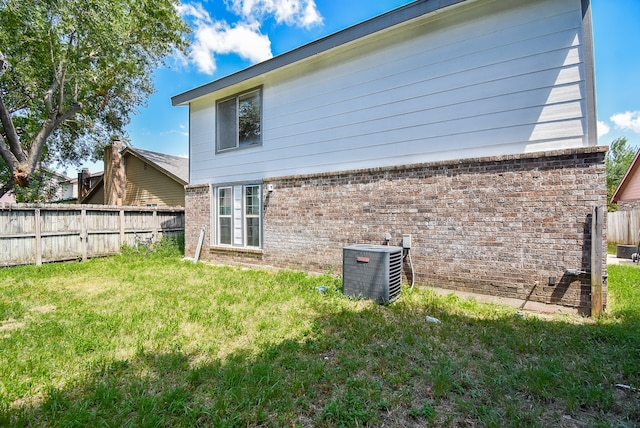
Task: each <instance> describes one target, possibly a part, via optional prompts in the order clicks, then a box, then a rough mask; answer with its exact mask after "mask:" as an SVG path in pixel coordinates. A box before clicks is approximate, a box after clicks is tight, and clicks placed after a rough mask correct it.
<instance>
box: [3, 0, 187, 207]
mask: <svg viewBox="0 0 640 428" xmlns="http://www.w3.org/2000/svg"><path fill="white" fill-rule="evenodd" d="M177 5H178V0H154V1H148V0H0V136H1V138H0V156H1V157H2V159H3V160H4V163H5V164H6V167H7V168H8V169H9V171H10V172H11V174H10V176H9V177H8V180H7V181H6V182H4V183H3V186H2V188H0V196H1V195H3V194H4V193H6V192H7V191H8V190H11V189H12V188H13V187H14V186H15V185H17V186H20V187H28V185H29V181H30V179H31V177H32V175H33V173H34V172H35V171H37V170H38V169H39V167H40V164H41V162H43V161H45V162H46V161H52V160H58V161H61V162H66V163H73V164H79V163H80V162H81V161H82V160H84V159H87V158H92V159H97V158H98V157H99V156H100V155H101V149H102V146H104V144H105V142H107V141H109V137H110V135H113V134H121V133H122V130H123V128H124V126H125V125H126V124H127V123H128V122H129V116H130V115H131V113H133V112H135V110H136V108H137V107H139V106H141V105H143V104H144V103H145V102H146V100H147V98H148V96H149V95H150V94H151V93H152V92H153V83H152V73H153V70H154V69H155V68H156V67H157V66H158V65H160V64H162V61H163V60H164V58H166V57H167V56H168V55H169V54H170V53H172V52H173V51H174V50H175V49H178V50H181V51H183V52H184V51H185V50H186V47H187V38H186V35H187V33H188V31H189V28H188V26H187V24H186V23H185V22H184V21H183V20H182V18H181V17H180V16H179V14H178V12H177V8H176V7H177Z"/></svg>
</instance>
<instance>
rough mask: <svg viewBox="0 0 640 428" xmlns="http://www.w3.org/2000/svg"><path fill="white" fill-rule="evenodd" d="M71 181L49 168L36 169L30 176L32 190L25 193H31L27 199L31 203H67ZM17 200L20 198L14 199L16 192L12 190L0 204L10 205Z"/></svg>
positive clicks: (0, 198)
mask: <svg viewBox="0 0 640 428" xmlns="http://www.w3.org/2000/svg"><path fill="white" fill-rule="evenodd" d="M71 180H72V179H71V178H69V177H67V176H66V175H64V174H61V173H59V172H56V171H53V170H51V169H49V168H41V169H38V170H37V171H36V173H34V175H33V176H32V181H31V183H30V188H31V189H32V190H30V191H27V193H32V192H33V194H29V196H28V198H33V199H32V202H34V201H36V200H37V201H38V202H52V203H61V202H67V201H68V200H69V199H71V198H70V197H69V194H70V192H71V191H72V190H73V189H72V188H71V184H70V183H71ZM14 190H15V189H14ZM18 193H20V192H18ZM36 195H37V196H36ZM17 199H19V200H22V199H21V197H19V198H16V192H14V191H13V190H12V191H10V192H7V193H5V194H4V195H2V197H0V203H2V202H4V203H8V204H12V203H16V202H17Z"/></svg>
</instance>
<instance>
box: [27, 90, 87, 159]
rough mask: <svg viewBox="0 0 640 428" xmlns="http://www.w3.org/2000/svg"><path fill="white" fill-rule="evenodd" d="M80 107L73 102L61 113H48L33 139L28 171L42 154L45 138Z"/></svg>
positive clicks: (80, 107) (80, 106)
mask: <svg viewBox="0 0 640 428" xmlns="http://www.w3.org/2000/svg"><path fill="white" fill-rule="evenodd" d="M81 109H82V105H80V103H75V104H73V105H72V106H71V107H70V108H69V109H68V110H66V111H65V112H63V113H61V114H56V112H54V111H51V112H50V113H49V117H47V119H46V120H45V121H44V123H43V124H42V127H41V128H40V130H39V131H38V134H36V136H35V138H34V139H33V143H32V145H31V150H30V151H29V160H28V165H29V170H30V171H33V170H34V169H35V168H36V166H37V165H38V162H39V161H40V157H41V155H42V149H43V148H44V144H45V142H46V141H47V138H49V135H51V133H52V132H53V131H54V130H55V129H56V128H57V127H58V126H60V124H61V123H63V122H65V121H67V120H69V119H71V118H72V117H73V116H75V115H76V114H77V113H78V112H79V111H80V110H81Z"/></svg>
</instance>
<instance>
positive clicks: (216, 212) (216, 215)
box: [211, 182, 264, 251]
mask: <svg viewBox="0 0 640 428" xmlns="http://www.w3.org/2000/svg"><path fill="white" fill-rule="evenodd" d="M248 187H257V188H258V212H259V214H258V215H256V216H250V217H254V218H258V222H259V226H258V233H259V237H258V240H259V243H260V245H259V246H257V247H255V246H249V245H247V218H248V216H247V214H246V189H247V188H248ZM237 188H241V198H240V212H241V216H240V218H236V216H235V215H234V212H235V210H236V209H237V205H236V198H234V193H235V190H236V189H237ZM220 189H230V190H231V198H232V200H231V244H223V243H220V199H219V196H220ZM211 193H212V195H213V198H212V199H213V200H212V202H213V207H212V208H213V209H212V212H213V215H212V219H211V224H212V227H211V231H212V233H211V235H212V237H211V242H212V245H211V246H212V247H219V248H230V249H238V250H251V251H256V250H258V251H262V246H263V243H264V234H263V224H264V223H263V214H264V210H263V201H262V183H255V182H250V183H233V184H223V185H219V186H215V185H212V186H211ZM238 221H240V222H241V234H242V236H241V239H240V241H241V242H242V243H241V244H239V243H236V239H235V228H236V227H237V223H238Z"/></svg>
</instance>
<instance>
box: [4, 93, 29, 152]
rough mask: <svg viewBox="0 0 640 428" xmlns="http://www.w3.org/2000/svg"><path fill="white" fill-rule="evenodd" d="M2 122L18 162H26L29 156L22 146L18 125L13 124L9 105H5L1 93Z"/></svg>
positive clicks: (10, 147) (10, 148) (11, 149)
mask: <svg viewBox="0 0 640 428" xmlns="http://www.w3.org/2000/svg"><path fill="white" fill-rule="evenodd" d="M0 122H1V123H2V127H3V128H4V132H5V138H6V139H7V141H8V143H9V150H10V151H11V153H13V155H14V156H15V158H16V159H17V160H18V162H25V161H26V160H27V157H26V156H25V155H24V153H23V152H22V148H21V147H20V137H19V136H18V132H17V131H16V127H15V126H14V125H13V121H12V120H11V114H9V111H8V110H7V107H6V106H5V105H4V102H3V100H2V96H1V95H0ZM3 144H4V143H3ZM5 147H6V146H5Z"/></svg>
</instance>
